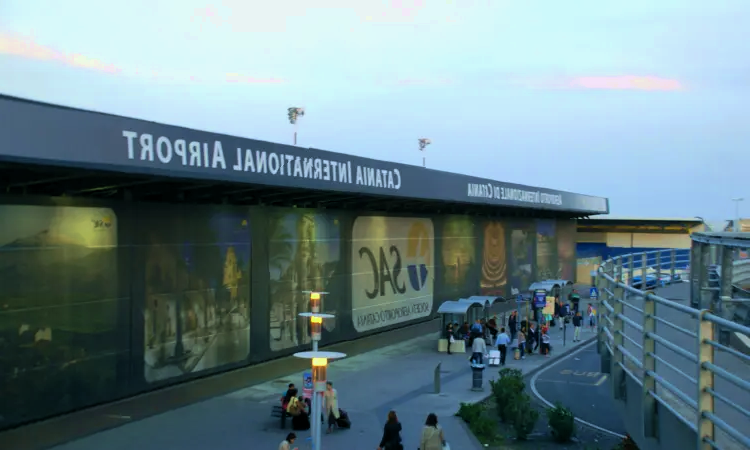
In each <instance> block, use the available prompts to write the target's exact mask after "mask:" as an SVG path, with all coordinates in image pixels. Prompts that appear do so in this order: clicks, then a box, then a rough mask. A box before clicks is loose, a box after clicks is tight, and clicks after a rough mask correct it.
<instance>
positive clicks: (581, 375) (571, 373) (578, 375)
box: [560, 369, 601, 378]
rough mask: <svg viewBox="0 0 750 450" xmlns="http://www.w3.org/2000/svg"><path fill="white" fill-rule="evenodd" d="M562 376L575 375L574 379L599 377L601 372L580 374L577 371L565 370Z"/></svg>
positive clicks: (561, 372) (561, 373)
mask: <svg viewBox="0 0 750 450" xmlns="http://www.w3.org/2000/svg"><path fill="white" fill-rule="evenodd" d="M560 375H573V376H574V377H590V378H594V377H598V376H599V375H601V372H579V371H577V370H570V369H565V370H561V371H560Z"/></svg>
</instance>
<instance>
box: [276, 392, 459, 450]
mask: <svg viewBox="0 0 750 450" xmlns="http://www.w3.org/2000/svg"><path fill="white" fill-rule="evenodd" d="M329 392H332V395H331V396H332V397H333V400H332V401H330V402H329V400H328V399H326V402H325V411H327V414H328V432H329V433H330V432H331V431H332V430H333V428H334V426H335V424H336V420H337V419H338V418H339V416H337V414H336V410H337V409H338V400H337V399H336V390H335V389H333V384H331V383H329V384H328V385H327V386H326V395H328V393H329ZM296 393H297V389H296V388H295V387H294V384H290V385H289V389H288V390H287V393H286V395H285V398H287V403H288V404H292V403H294V402H295V400H296V401H297V402H300V403H301V404H302V405H306V407H307V408H308V410H307V411H308V412H306V413H305V416H306V417H308V421H307V428H304V429H305V430H306V429H309V428H310V423H309V399H303V398H302V397H299V398H298V397H296ZM331 396H329V398H330V397H331ZM300 408H305V406H300ZM300 416H301V414H297V415H292V417H293V419H292V422H293V423H294V418H296V417H300ZM296 429H297V428H295V430H296ZM401 431H402V427H401V422H399V420H398V416H397V415H396V412H395V411H390V412H389V413H388V418H387V420H386V423H385V426H384V427H383V437H382V438H381V439H380V443H379V444H378V450H404V446H403V444H402V438H401ZM296 440H297V435H296V434H295V433H293V432H292V433H289V434H287V435H286V438H284V440H283V441H281V443H280V444H279V450H297V447H292V446H293V445H294V443H295V441H296ZM446 446H447V443H446V441H445V434H444V433H443V429H442V428H441V427H440V426H439V425H438V418H437V415H435V414H434V413H430V414H428V415H427V420H426V421H425V425H424V428H422V434H421V436H420V440H419V450H443V449H444V448H446Z"/></svg>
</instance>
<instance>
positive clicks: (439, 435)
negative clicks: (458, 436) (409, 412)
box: [419, 413, 446, 450]
mask: <svg viewBox="0 0 750 450" xmlns="http://www.w3.org/2000/svg"><path fill="white" fill-rule="evenodd" d="M444 447H446V443H445V435H444V434H443V429H442V428H441V427H440V425H438V419H437V416H436V415H435V414H434V413H430V414H429V415H427V420H426V421H425V423H424V428H422V437H421V438H420V440H419V450H443V448H444Z"/></svg>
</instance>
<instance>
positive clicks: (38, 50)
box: [0, 32, 122, 74]
mask: <svg viewBox="0 0 750 450" xmlns="http://www.w3.org/2000/svg"><path fill="white" fill-rule="evenodd" d="M0 54H5V55H11V56H18V57H21V58H26V59H34V60H37V61H54V62H58V63H62V64H65V65H67V66H70V67H77V68H82V69H87V70H93V71H97V72H104V73H109V74H119V73H121V72H122V68H120V67H118V66H116V65H114V64H111V63H107V62H104V61H101V60H99V59H97V58H93V57H90V56H86V55H82V54H80V53H71V52H67V53H66V52H63V51H61V50H58V49H56V48H53V47H50V46H46V45H42V44H39V43H38V42H36V41H35V40H34V39H33V38H28V37H19V36H14V35H9V34H5V33H1V32H0Z"/></svg>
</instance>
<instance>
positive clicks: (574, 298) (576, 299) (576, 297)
mask: <svg viewBox="0 0 750 450" xmlns="http://www.w3.org/2000/svg"><path fill="white" fill-rule="evenodd" d="M568 301H569V302H570V303H572V304H573V312H574V313H577V312H579V310H578V304H579V303H580V302H581V295H580V294H579V293H578V289H573V291H572V292H571V293H570V295H568Z"/></svg>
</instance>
